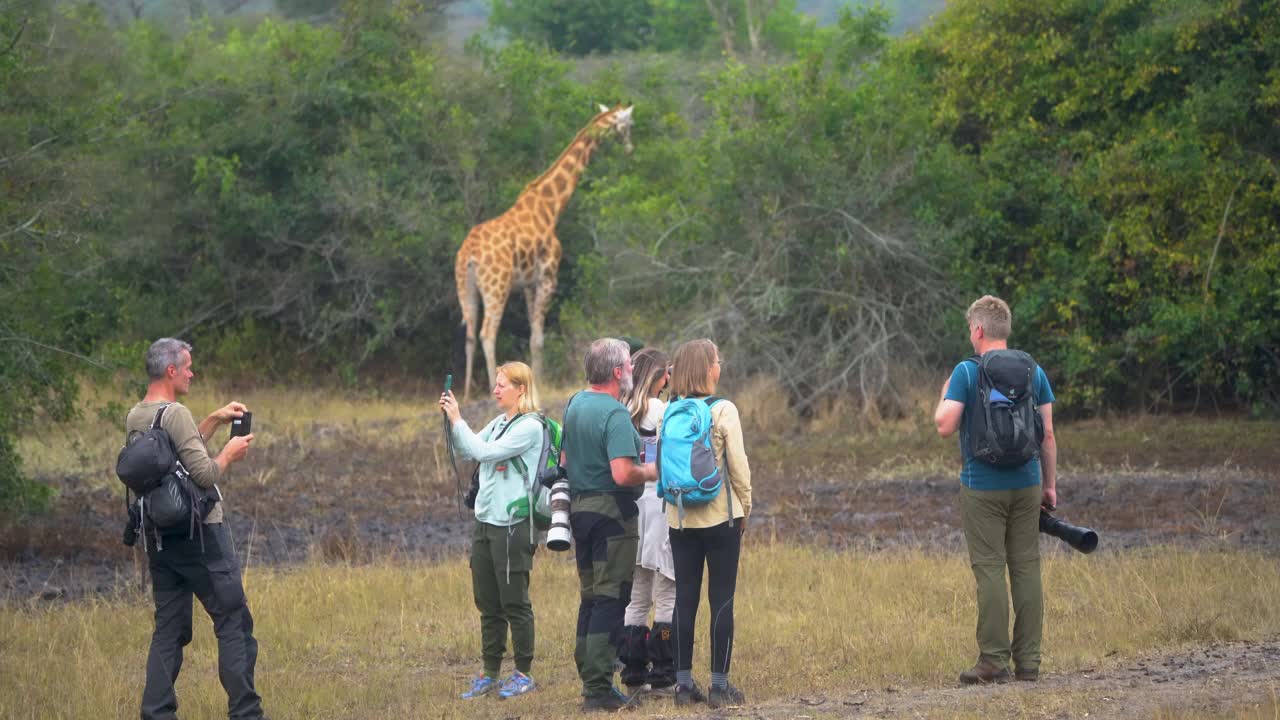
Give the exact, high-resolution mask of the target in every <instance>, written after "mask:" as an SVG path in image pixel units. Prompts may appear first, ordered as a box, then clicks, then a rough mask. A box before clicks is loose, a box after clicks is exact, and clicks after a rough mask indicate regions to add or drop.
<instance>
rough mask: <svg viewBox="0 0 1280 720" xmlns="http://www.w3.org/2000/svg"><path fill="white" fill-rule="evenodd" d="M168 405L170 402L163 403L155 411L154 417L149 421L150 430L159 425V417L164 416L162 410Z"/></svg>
mask: <svg viewBox="0 0 1280 720" xmlns="http://www.w3.org/2000/svg"><path fill="white" fill-rule="evenodd" d="M169 405H170V403H165V404H163V405H161V406H160V409H159V410H157V411H156V418H155V419H154V420H152V421H151V429H152V430H155V429H156V428H158V427H160V419H161V418H163V417H164V411H165V410H168V409H169Z"/></svg>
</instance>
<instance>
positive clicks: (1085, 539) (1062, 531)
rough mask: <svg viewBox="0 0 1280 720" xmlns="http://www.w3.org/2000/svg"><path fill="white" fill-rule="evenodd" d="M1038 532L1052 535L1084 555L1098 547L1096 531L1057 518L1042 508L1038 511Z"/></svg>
mask: <svg viewBox="0 0 1280 720" xmlns="http://www.w3.org/2000/svg"><path fill="white" fill-rule="evenodd" d="M1040 532H1042V533H1044V534H1045V535H1052V536H1053V537H1056V538H1058V539H1059V540H1061V541H1062V542H1064V543H1066V544H1068V545H1070V546H1071V547H1073V548H1075V549H1076V550H1079V551H1080V552H1082V553H1084V554H1086V555H1088V554H1089V553H1091V552H1093V551H1094V550H1097V549H1098V533H1096V532H1094V531H1093V530H1090V529H1089V528H1087V527H1077V526H1075V525H1072V524H1071V523H1069V522H1066V521H1063V520H1059V519H1058V518H1056V517H1054V516H1052V515H1050V514H1049V513H1047V512H1045V511H1044V510H1041V511H1040Z"/></svg>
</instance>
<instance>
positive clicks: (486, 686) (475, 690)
mask: <svg viewBox="0 0 1280 720" xmlns="http://www.w3.org/2000/svg"><path fill="white" fill-rule="evenodd" d="M497 684H498V683H497V682H496V681H495V680H494V679H493V678H491V677H489V676H488V675H481V676H480V677H478V678H476V679H475V680H472V681H471V689H470V690H468V691H466V692H464V693H462V699H463V700H473V699H475V698H478V697H480V696H481V695H488V694H489V693H490V692H492V691H493V688H494V687H495V686H497Z"/></svg>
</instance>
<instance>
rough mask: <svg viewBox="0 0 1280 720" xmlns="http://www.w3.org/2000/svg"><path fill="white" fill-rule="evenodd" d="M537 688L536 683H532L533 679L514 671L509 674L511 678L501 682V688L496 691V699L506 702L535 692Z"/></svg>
mask: <svg viewBox="0 0 1280 720" xmlns="http://www.w3.org/2000/svg"><path fill="white" fill-rule="evenodd" d="M537 687H538V683H536V682H534V681H533V678H531V677H529V676H528V675H525V674H524V673H522V672H520V671H519V670H516V671H514V672H512V673H511V677H509V678H507V679H506V680H505V681H503V683H502V687H501V688H500V689H499V690H498V698H499V699H502V700H506V699H507V698H513V697H515V696H517V695H523V694H525V693H527V692H529V691H531V690H536V689H537Z"/></svg>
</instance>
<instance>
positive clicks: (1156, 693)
mask: <svg viewBox="0 0 1280 720" xmlns="http://www.w3.org/2000/svg"><path fill="white" fill-rule="evenodd" d="M1278 694H1280V640H1276V641H1269V642H1235V643H1222V644H1214V645H1209V646H1206V647H1198V648H1191V649H1186V650H1180V651H1176V652H1169V653H1162V654H1155V655H1144V656H1141V657H1139V658H1136V659H1135V658H1127V659H1123V660H1119V659H1118V660H1117V661H1115V662H1110V663H1108V664H1105V665H1102V666H1099V667H1096V668H1090V669H1087V670H1084V671H1081V672H1075V673H1061V674H1060V673H1052V672H1050V673H1047V674H1045V675H1043V676H1041V678H1040V680H1039V681H1038V682H1036V683H1027V682H1011V683H1006V684H1001V685H991V686H986V687H945V688H907V687H903V688H897V687H886V688H867V689H855V690H851V691H850V692H847V693H839V694H837V693H827V694H813V695H805V696H800V697H793V698H787V699H785V700H780V701H776V702H771V703H765V704H763V705H754V704H753V705H752V706H750V707H749V708H740V709H726V710H724V711H722V712H718V713H714V714H711V713H709V714H707V715H706V717H748V718H762V719H763V718H769V719H773V718H819V717H849V718H877V717H938V718H943V717H953V716H955V715H956V714H960V713H965V714H972V713H975V712H976V713H977V714H978V715H979V716H984V717H998V716H1005V717H1009V716H1023V717H1042V718H1081V717H1090V718H1134V717H1159V716H1166V717H1220V716H1235V715H1237V714H1243V713H1250V712H1256V713H1259V714H1258V715H1257V716H1258V717H1272V716H1273V713H1280V703H1278V702H1277V696H1278Z"/></svg>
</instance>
